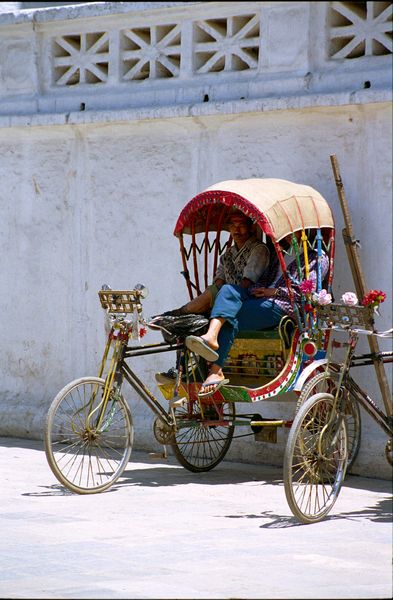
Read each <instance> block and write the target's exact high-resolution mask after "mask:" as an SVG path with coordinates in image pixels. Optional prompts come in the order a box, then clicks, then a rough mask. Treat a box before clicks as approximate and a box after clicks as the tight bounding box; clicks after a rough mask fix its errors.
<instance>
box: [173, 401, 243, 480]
mask: <svg viewBox="0 0 393 600" xmlns="http://www.w3.org/2000/svg"><path fill="white" fill-rule="evenodd" d="M217 407H218V408H219V412H220V414H219V413H218V412H217ZM202 412H203V414H202V413H201V410H200V405H199V402H198V401H196V400H195V401H192V400H190V401H188V402H187V406H185V407H180V408H176V410H175V417H176V424H177V427H178V429H177V431H176V432H175V433H174V438H173V441H172V443H171V446H172V450H173V453H174V455H175V457H176V458H177V460H178V461H179V463H180V464H181V465H182V466H183V467H185V468H186V469H188V470H189V471H192V472H194V473H201V472H204V471H210V470H211V469H213V468H214V467H216V466H217V465H218V464H219V463H220V462H221V461H222V460H223V458H224V457H225V455H226V453H227V452H228V450H229V447H230V445H231V441H232V438H233V433H234V429H235V416H236V408H235V404H234V403H233V402H223V403H219V404H216V405H215V404H213V403H212V404H207V405H204V404H203V405H202ZM215 420H217V421H220V422H221V423H222V422H223V421H225V422H226V423H227V424H225V425H223V424H219V425H214V421H215Z"/></svg>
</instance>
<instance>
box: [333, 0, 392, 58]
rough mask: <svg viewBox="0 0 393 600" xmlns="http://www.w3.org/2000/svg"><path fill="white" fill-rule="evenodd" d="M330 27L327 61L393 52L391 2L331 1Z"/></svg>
mask: <svg viewBox="0 0 393 600" xmlns="http://www.w3.org/2000/svg"><path fill="white" fill-rule="evenodd" d="M329 25H330V47H329V56H330V58H333V59H339V58H347V59H353V58H359V57H361V56H375V55H383V54H391V53H392V3H391V2H332V3H331V6H330V10H329Z"/></svg>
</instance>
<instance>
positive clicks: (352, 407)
mask: <svg viewBox="0 0 393 600" xmlns="http://www.w3.org/2000/svg"><path fill="white" fill-rule="evenodd" d="M338 379H339V373H336V372H335V371H327V372H323V373H317V374H316V375H314V377H312V379H310V380H309V381H307V382H306V384H305V386H304V387H303V389H302V391H301V394H300V396H299V399H298V401H297V406H296V412H298V410H299V408H300V407H301V406H302V405H303V404H304V403H305V401H306V400H308V398H311V396H313V395H314V394H318V393H321V392H327V393H328V394H333V396H334V395H335V393H336V390H337V383H338ZM340 394H341V396H344V398H345V421H346V425H347V444H348V465H347V471H349V470H350V469H351V467H352V465H353V463H354V462H355V460H356V457H357V455H358V452H359V447H360V436H361V420H360V409H359V402H358V401H357V400H356V397H355V396H354V395H353V394H351V392H350V391H349V390H348V389H347V387H346V386H345V384H344V385H343V386H342V387H341V390H340Z"/></svg>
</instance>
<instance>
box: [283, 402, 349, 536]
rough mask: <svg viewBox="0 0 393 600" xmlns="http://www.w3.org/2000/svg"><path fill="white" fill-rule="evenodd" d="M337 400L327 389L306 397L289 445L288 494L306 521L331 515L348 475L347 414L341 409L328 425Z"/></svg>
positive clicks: (286, 459) (297, 514)
mask: <svg viewBox="0 0 393 600" xmlns="http://www.w3.org/2000/svg"><path fill="white" fill-rule="evenodd" d="M333 403H334V397H333V395H332V394H327V393H319V394H315V395H314V396H311V398H309V399H308V400H306V402H305V403H304V404H303V405H302V406H301V407H300V409H299V412H298V413H297V415H296V417H295V419H294V421H293V424H292V427H291V429H290V432H289V436H288V441H287V445H286V448H285V454H284V488H285V495H286V498H287V502H288V505H289V507H290V509H291V511H292V513H293V514H294V515H295V517H296V518H297V519H298V520H299V521H300V522H302V523H306V524H309V523H316V522H318V521H321V520H322V519H324V518H325V517H326V516H327V514H328V513H329V512H330V510H331V509H332V507H333V505H334V504H335V502H336V500H337V498H338V495H339V493H340V490H341V486H342V483H343V481H344V478H345V473H346V466H347V460H348V456H347V434H346V422H345V418H341V417H340V415H339V413H337V416H336V415H335V416H334V418H333V421H332V423H331V425H330V426H329V427H327V428H326V425H327V423H328V417H329V416H330V414H331V410H332V407H333ZM322 432H324V434H323V435H322V436H321V433H322ZM321 450H322V452H321Z"/></svg>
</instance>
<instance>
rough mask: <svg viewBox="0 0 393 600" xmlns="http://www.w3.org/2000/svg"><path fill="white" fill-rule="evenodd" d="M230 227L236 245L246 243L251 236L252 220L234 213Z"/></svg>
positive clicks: (230, 220)
mask: <svg viewBox="0 0 393 600" xmlns="http://www.w3.org/2000/svg"><path fill="white" fill-rule="evenodd" d="M228 229H229V233H230V234H231V236H232V238H233V240H234V242H235V244H236V245H239V244H244V242H246V241H247V240H248V238H249V237H250V236H251V228H250V222H249V221H248V219H247V218H246V217H243V216H242V215H232V216H231V217H230V219H229V223H228Z"/></svg>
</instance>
